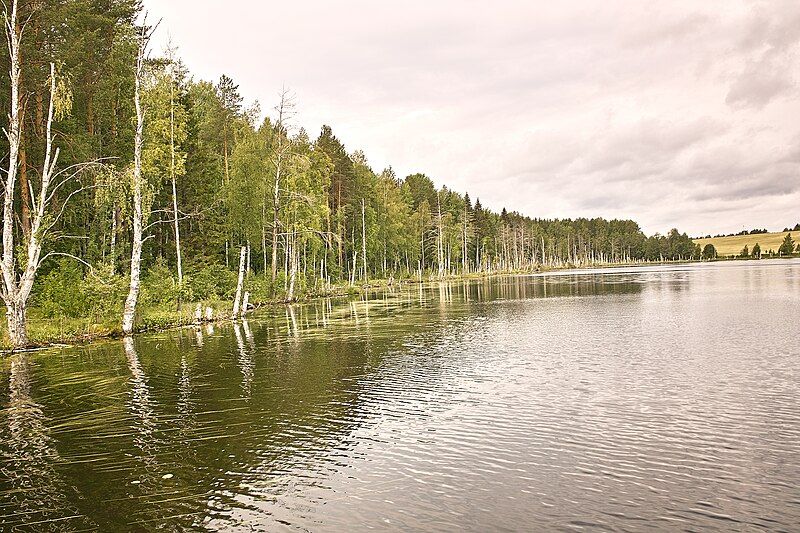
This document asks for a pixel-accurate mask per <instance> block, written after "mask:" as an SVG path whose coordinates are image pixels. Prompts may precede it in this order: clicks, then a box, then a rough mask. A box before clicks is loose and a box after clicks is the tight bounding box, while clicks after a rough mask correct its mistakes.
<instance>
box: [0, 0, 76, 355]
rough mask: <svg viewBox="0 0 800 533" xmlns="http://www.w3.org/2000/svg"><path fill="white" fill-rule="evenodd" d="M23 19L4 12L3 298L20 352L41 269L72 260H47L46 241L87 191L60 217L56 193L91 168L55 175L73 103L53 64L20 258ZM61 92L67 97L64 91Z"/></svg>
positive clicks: (11, 336)
mask: <svg viewBox="0 0 800 533" xmlns="http://www.w3.org/2000/svg"><path fill="white" fill-rule="evenodd" d="M18 17H19V11H18V0H13V2H12V3H11V9H10V12H9V9H8V7H6V10H5V12H4V23H5V31H6V41H7V45H8V52H9V63H10V65H9V77H10V88H11V100H10V112H9V115H8V122H9V123H8V128H7V129H5V128H4V133H5V135H6V138H7V139H8V144H9V155H8V169H7V170H6V173H5V176H4V177H3V187H4V192H3V254H2V261H0V275H2V285H0V297H2V299H3V303H4V304H5V306H6V317H7V320H8V335H9V340H10V341H11V344H12V346H13V347H15V348H21V347H24V346H26V345H28V344H29V341H28V330H27V308H28V300H29V298H30V295H31V291H32V289H33V284H34V281H35V279H36V273H37V272H38V270H39V267H40V266H41V264H42V263H43V262H44V261H45V260H46V259H47V258H48V257H50V256H52V255H68V254H60V253H58V252H54V251H51V252H49V253H46V254H44V255H42V247H43V244H44V243H45V242H46V237H47V235H48V233H49V231H50V230H51V229H52V228H53V226H54V225H55V224H56V223H57V222H58V220H59V219H60V218H61V217H62V215H63V214H64V210H65V209H66V206H67V204H68V202H69V200H70V199H71V198H72V197H73V196H74V195H75V194H77V193H78V192H80V191H82V190H83V189H82V188H79V189H77V190H75V191H73V192H72V193H70V194H69V195H68V196H67V197H66V198H64V199H63V200H62V201H61V206H60V208H59V210H58V211H57V212H51V210H50V209H49V207H50V205H51V203H52V201H53V198H54V196H55V194H56V192H57V191H58V190H59V189H60V188H61V187H62V186H63V185H65V184H66V183H67V182H68V181H69V180H70V179H71V178H74V177H76V176H77V175H78V174H79V173H80V171H81V170H82V169H83V168H85V167H86V166H87V164H81V165H73V166H70V167H68V168H66V169H63V170H61V171H59V172H56V164H57V163H58V155H59V149H58V148H55V149H54V146H53V131H52V127H53V120H54V116H55V115H56V112H57V109H56V108H57V106H59V107H62V109H59V110H58V111H59V112H60V114H63V113H64V112H65V108H63V104H65V101H67V102H66V103H68V100H69V99H68V98H62V99H61V101H60V100H59V99H60V97H61V96H62V95H61V94H59V88H60V86H59V83H58V80H57V76H56V68H55V64H54V63H50V76H49V80H48V81H49V93H50V94H49V96H50V101H49V104H48V108H47V118H46V126H45V136H44V138H45V147H44V159H43V163H42V168H41V170H40V172H41V181H40V183H39V191H38V194H37V191H36V190H35V187H34V184H33V182H32V181H31V180H28V181H27V186H28V190H27V192H28V194H29V196H30V202H31V210H30V211H31V215H30V216H31V219H30V220H29V224H30V228H29V231H23V232H22V235H23V242H22V250H24V253H23V252H22V250H21V254H20V255H21V256H22V257H19V258H18V257H16V250H15V243H14V234H15V225H16V223H17V218H16V215H15V213H14V196H15V191H16V182H17V177H18V173H19V161H20V142H21V136H22V132H21V128H22V121H23V113H24V110H23V107H22V105H21V102H22V100H23V98H22V95H21V93H20V74H21V60H20V45H21V42H22V36H23V32H24V29H25V25H24V24H20V22H19V20H18ZM61 92H62V93H63V92H64V91H63V87H62V91H61Z"/></svg>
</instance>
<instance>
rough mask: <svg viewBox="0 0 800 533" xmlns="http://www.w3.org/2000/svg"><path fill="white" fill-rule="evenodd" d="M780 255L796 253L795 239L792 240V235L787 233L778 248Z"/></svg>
mask: <svg viewBox="0 0 800 533" xmlns="http://www.w3.org/2000/svg"><path fill="white" fill-rule="evenodd" d="M778 253H779V254H781V255H792V254H793V253H794V239H792V234H791V233H787V234H786V237H784V238H783V243H781V246H780V248H778Z"/></svg>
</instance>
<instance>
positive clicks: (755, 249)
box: [752, 243, 761, 259]
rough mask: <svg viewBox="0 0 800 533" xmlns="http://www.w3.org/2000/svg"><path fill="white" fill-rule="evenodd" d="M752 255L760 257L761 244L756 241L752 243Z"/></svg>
mask: <svg viewBox="0 0 800 533" xmlns="http://www.w3.org/2000/svg"><path fill="white" fill-rule="evenodd" d="M752 256H753V257H755V258H756V259H761V246H759V245H758V243H755V244H754V245H753V253H752Z"/></svg>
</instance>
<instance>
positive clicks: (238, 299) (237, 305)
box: [233, 246, 247, 318]
mask: <svg viewBox="0 0 800 533" xmlns="http://www.w3.org/2000/svg"><path fill="white" fill-rule="evenodd" d="M246 260H247V247H246V246H242V250H241V252H239V281H238V282H237V283H236V296H235V297H234V299H233V318H239V316H240V311H241V303H242V288H243V287H244V269H245V261H246Z"/></svg>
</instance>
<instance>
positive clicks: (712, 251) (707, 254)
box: [703, 243, 717, 259]
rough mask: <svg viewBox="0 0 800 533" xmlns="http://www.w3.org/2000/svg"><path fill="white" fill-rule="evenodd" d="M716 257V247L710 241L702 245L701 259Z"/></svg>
mask: <svg viewBox="0 0 800 533" xmlns="http://www.w3.org/2000/svg"><path fill="white" fill-rule="evenodd" d="M716 257H717V249H716V248H714V245H713V244H711V243H708V244H706V245H705V246H704V247H703V259H715V258H716Z"/></svg>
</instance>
